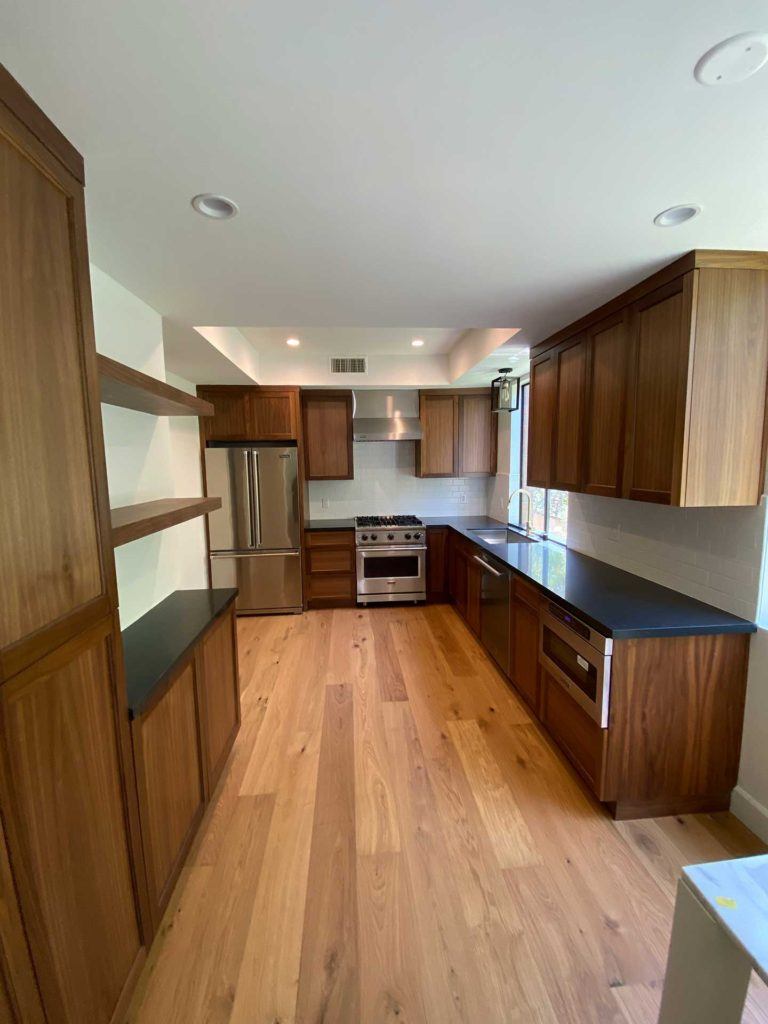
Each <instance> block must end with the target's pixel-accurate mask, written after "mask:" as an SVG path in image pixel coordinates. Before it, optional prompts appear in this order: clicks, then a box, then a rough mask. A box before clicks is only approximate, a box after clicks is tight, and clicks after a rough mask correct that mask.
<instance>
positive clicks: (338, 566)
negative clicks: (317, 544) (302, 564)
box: [307, 548, 355, 574]
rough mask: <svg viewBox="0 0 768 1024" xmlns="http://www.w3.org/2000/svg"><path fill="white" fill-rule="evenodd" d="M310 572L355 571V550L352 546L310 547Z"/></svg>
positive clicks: (308, 558)
mask: <svg viewBox="0 0 768 1024" xmlns="http://www.w3.org/2000/svg"><path fill="white" fill-rule="evenodd" d="M307 570H308V572H310V573H313V574H314V573H324V572H354V571H355V552H354V550H353V549H352V548H310V549H309V550H308V551H307Z"/></svg>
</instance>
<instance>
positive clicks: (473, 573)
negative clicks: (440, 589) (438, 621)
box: [467, 555, 483, 634]
mask: <svg viewBox="0 0 768 1024" xmlns="http://www.w3.org/2000/svg"><path fill="white" fill-rule="evenodd" d="M482 585H483V571H482V569H481V568H480V566H479V565H478V564H477V562H476V561H475V559H474V557H473V556H472V555H468V556H467V625H468V626H469V628H470V629H471V630H472V632H473V633H478V634H479V633H480V594H481V590H482Z"/></svg>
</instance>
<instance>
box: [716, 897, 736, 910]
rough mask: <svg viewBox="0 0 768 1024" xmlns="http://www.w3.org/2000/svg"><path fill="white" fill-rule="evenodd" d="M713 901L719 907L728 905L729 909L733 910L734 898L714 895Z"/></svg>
mask: <svg viewBox="0 0 768 1024" xmlns="http://www.w3.org/2000/svg"><path fill="white" fill-rule="evenodd" d="M715 903H717V905H718V906H720V907H728V909H729V910H733V909H734V908H735V906H736V900H734V899H731V897H730V896H716V897H715Z"/></svg>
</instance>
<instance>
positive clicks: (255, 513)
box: [250, 449, 261, 548]
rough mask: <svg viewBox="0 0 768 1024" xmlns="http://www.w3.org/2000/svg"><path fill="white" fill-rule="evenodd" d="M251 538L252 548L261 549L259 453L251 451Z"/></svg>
mask: <svg viewBox="0 0 768 1024" xmlns="http://www.w3.org/2000/svg"><path fill="white" fill-rule="evenodd" d="M250 454H251V479H252V481H253V483H252V487H251V494H252V498H251V536H252V537H253V538H255V541H254V542H253V543H252V545H251V546H252V547H257V548H259V547H261V480H260V478H259V453H258V452H257V451H254V450H253V449H251V453H250Z"/></svg>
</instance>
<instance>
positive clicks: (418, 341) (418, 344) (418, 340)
mask: <svg viewBox="0 0 768 1024" xmlns="http://www.w3.org/2000/svg"><path fill="white" fill-rule="evenodd" d="M423 344H424V339H423V338H414V339H413V341H412V342H411V345H413V347H414V348H421V347H422V345H423Z"/></svg>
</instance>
